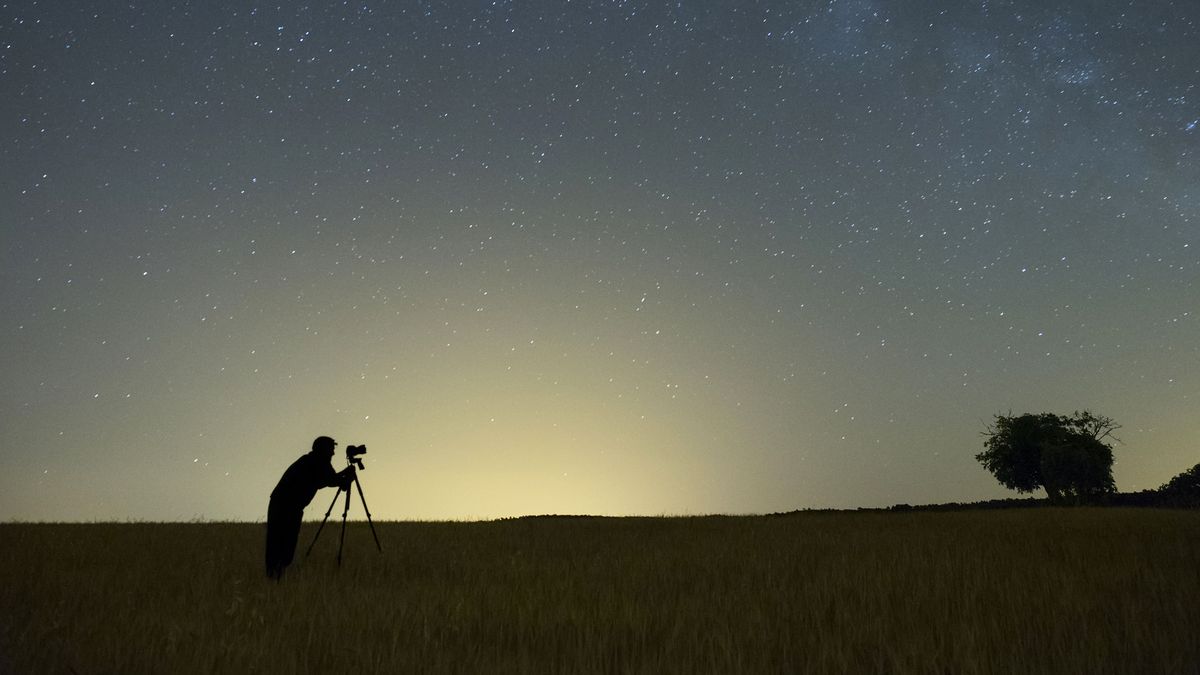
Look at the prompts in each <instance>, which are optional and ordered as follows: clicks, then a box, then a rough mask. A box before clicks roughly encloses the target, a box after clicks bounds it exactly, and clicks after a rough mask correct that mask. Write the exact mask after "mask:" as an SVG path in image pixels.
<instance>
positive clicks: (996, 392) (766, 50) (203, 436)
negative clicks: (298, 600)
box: [0, 0, 1200, 520]
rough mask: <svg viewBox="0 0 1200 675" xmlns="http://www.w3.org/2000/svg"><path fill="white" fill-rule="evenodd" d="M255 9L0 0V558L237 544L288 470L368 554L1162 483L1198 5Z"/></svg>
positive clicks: (1191, 376) (1190, 217)
mask: <svg viewBox="0 0 1200 675" xmlns="http://www.w3.org/2000/svg"><path fill="white" fill-rule="evenodd" d="M282 4H283V5H284V6H283V7H271V6H263V5H254V4H246V3H239V2H220V3H203V2H174V3H172V2H140V3H90V2H61V1H54V2H31V1H24V2H8V3H0V20H2V21H0V125H2V126H0V129H2V130H3V135H2V137H0V205H2V208H0V218H2V221H0V222H2V232H0V236H2V243H3V255H4V258H3V268H2V274H3V296H2V302H3V305H2V310H3V314H4V317H5V319H4V323H3V327H2V329H0V350H2V354H3V370H2V375H3V381H4V387H3V390H2V391H3V393H2V398H0V423H2V426H3V441H4V444H3V449H2V450H0V519H68V520H92V519H101V520H107V519H154V520H161V519H171V520H173V519H191V518H209V519H218V518H219V519H226V518H229V519H242V520H252V519H262V518H263V517H264V515H265V512H266V505H267V495H268V494H269V492H270V491H271V489H272V487H273V486H274V484H275V482H276V480H278V477H279V475H280V473H282V471H283V469H284V468H285V467H286V466H287V465H288V464H289V463H290V462H291V461H292V460H294V459H295V458H296V457H297V456H299V455H300V454H302V453H303V452H305V451H306V450H307V448H308V446H309V444H310V443H311V441H312V439H313V437H315V436H317V435H319V434H328V435H332V436H334V437H335V438H337V439H338V440H339V441H340V442H341V443H342V444H343V446H344V445H345V444H349V443H366V444H368V446H369V452H368V454H367V456H366V457H365V459H366V464H367V470H366V471H365V472H364V473H363V474H362V481H363V486H364V488H365V490H366V495H367V499H368V503H369V504H370V506H371V508H372V513H373V515H374V516H375V517H376V519H410V518H438V519H440V518H492V517H500V516H510V515H521V514H534V513H595V514H646V515H657V514H694V513H713V512H725V513H757V512H772V511H786V510H792V509H797V508H806V507H854V506H880V505H889V504H893V503H897V502H909V503H926V502H937V501H948V500H976V499H985V498H995V497H1002V496H1015V493H1012V492H1009V491H1006V490H1004V489H1003V488H1001V487H1000V486H999V485H998V484H996V482H995V481H994V479H993V478H992V477H991V476H990V475H989V474H988V473H987V472H985V471H984V470H983V469H982V468H981V467H980V466H979V464H978V463H977V462H976V461H975V459H974V455H975V454H976V453H977V452H979V451H980V450H981V449H982V438H981V436H980V433H981V431H982V430H983V428H984V425H985V424H986V422H987V421H988V420H989V419H991V418H992V416H993V415H995V414H996V413H1000V412H1008V411H1013V412H1026V411H1030V412H1033V411H1053V412H1059V413H1069V412H1071V411H1073V410H1077V409H1083V408H1090V409H1092V410H1094V411H1096V412H1099V413H1102V414H1106V415H1109V416H1112V417H1113V418H1115V419H1116V421H1117V422H1119V423H1121V424H1122V425H1123V428H1122V429H1121V430H1120V431H1119V432H1118V436H1119V437H1120V438H1121V439H1122V440H1123V441H1124V444H1123V445H1119V446H1117V448H1116V452H1115V455H1116V461H1117V463H1116V465H1115V467H1114V474H1115V477H1116V481H1117V485H1118V488H1120V489H1122V490H1136V489H1142V488H1151V487H1157V486H1158V485H1160V484H1162V483H1164V482H1166V481H1167V480H1168V479H1169V478H1171V476H1173V475H1175V474H1177V473H1179V472H1180V471H1183V470H1184V469H1186V468H1188V467H1190V466H1192V465H1193V464H1195V463H1196V462H1197V461H1198V459H1200V415H1198V414H1197V406H1198V404H1200V323H1198V316H1197V313H1198V312H1200V23H1198V21H1200V4H1198V3H1196V2H1193V1H1191V0H1179V1H1175V2H1171V1H1158V2H1156V1H1150V2H1125V3H1118V2H1086V3H1085V2H1073V3H1044V2H1041V1H1034V0H1023V1H1019V2H989V1H986V0H977V1H974V2H958V1H946V2H941V3H938V2H932V3H930V2H919V3H918V2H905V3H896V2H883V1H877V2H876V1H870V0H846V1H840V0H839V1H828V2H819V3H818V2H767V3H741V2H728V3H717V2H678V3H669V4H668V3H632V2H600V1H594V2H570V3H566V2H564V3H521V2H442V3H437V2H419V3H414V2H396V3H372V2H354V3H312V4H310V5H304V6H297V5H293V3H282ZM338 465H339V466H340V465H341V459H340V457H339V458H338ZM330 498H332V492H329V491H326V492H323V493H321V494H319V495H318V496H317V498H316V500H315V501H314V504H313V506H312V507H310V509H309V516H310V517H312V516H314V515H315V516H316V517H318V518H319V517H320V516H321V514H322V513H323V511H324V509H325V507H326V505H327V504H328V501H327V500H328V499H330ZM356 513H357V509H355V511H354V512H352V515H354V514H356Z"/></svg>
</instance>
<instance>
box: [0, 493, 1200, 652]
mask: <svg viewBox="0 0 1200 675" xmlns="http://www.w3.org/2000/svg"><path fill="white" fill-rule="evenodd" d="M331 526H332V528H333V529H332V530H330V528H329V527H327V528H326V531H325V532H324V533H322V535H321V539H320V541H319V542H318V544H317V549H316V550H315V551H314V552H313V556H312V558H310V559H308V560H304V559H303V549H304V547H305V546H306V545H307V543H308V541H309V540H310V538H311V536H312V533H313V531H314V528H315V526H314V525H306V526H305V527H306V529H305V531H303V532H302V533H301V538H300V547H299V549H300V550H299V551H298V560H297V563H296V564H295V565H293V567H292V568H291V569H289V571H288V574H287V577H286V578H285V579H284V581H283V583H279V584H276V583H272V582H268V581H267V580H266V579H265V578H264V577H263V572H262V560H261V558H262V546H263V529H262V526H261V525H251V524H226V523H211V524H82V525H66V524H64V525H37V524H8V525H0V538H2V539H0V541H2V542H3V544H2V546H0V672H4V673H8V672H12V673H38V672H55V673H60V672H61V673H71V672H75V673H81V674H82V673H143V672H154V673H174V672H183V673H187V672H227V673H297V672H329V673H360V672H361V673H375V672H414V673H416V672H419V673H439V672H489V673H490V672H501V673H553V672H613V673H736V672H769V673H781V672H888V673H892V672H914V673H1135V672H1136V673H1188V672H1200V638H1198V637H1197V636H1200V513H1198V512H1195V511H1191V512H1186V511H1165V510H1125V509H1036V510H1015V511H1002V512H1001V511H991V512H957V513H831V514H797V515H789V516H780V517H709V518H621V519H582V518H581V519H561V518H538V519H521V520H507V521H495V522H478V523H382V524H378V525H377V527H378V530H379V535H380V538H381V539H382V541H383V545H384V549H385V552H384V554H382V555H380V554H379V553H377V552H376V551H375V549H374V543H373V542H372V541H371V535H370V532H369V531H368V530H367V527H366V524H365V523H353V524H351V525H350V527H349V529H348V531H347V534H346V539H347V541H346V558H345V560H344V562H343V565H342V568H341V569H340V570H339V569H337V567H336V566H335V563H334V554H335V551H336V548H337V534H338V530H337V527H338V525H337V524H336V523H333V522H332V520H331Z"/></svg>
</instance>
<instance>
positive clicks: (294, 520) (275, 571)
mask: <svg viewBox="0 0 1200 675" xmlns="http://www.w3.org/2000/svg"><path fill="white" fill-rule="evenodd" d="M303 513H304V512H303V511H297V510H295V509H287V508H283V507H281V506H279V505H276V504H274V503H272V504H271V506H270V508H268V509H267V550H266V561H265V562H266V568H267V576H268V577H271V578H272V579H279V578H281V577H283V570H284V569H285V568H287V566H288V565H290V564H291V563H292V556H293V554H294V552H295V550H296V537H297V536H298V535H299V531H300V518H301V516H303Z"/></svg>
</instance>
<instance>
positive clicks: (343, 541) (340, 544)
mask: <svg viewBox="0 0 1200 675" xmlns="http://www.w3.org/2000/svg"><path fill="white" fill-rule="evenodd" d="M334 499H337V497H334ZM347 513H350V486H346V506H345V507H344V508H343V509H342V536H341V538H340V539H339V540H338V558H337V560H338V567H341V566H342V547H343V546H345V545H346V514H347Z"/></svg>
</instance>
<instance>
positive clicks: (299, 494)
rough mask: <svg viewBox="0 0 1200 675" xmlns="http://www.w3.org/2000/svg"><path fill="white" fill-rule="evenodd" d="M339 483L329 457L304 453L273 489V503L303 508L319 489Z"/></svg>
mask: <svg viewBox="0 0 1200 675" xmlns="http://www.w3.org/2000/svg"><path fill="white" fill-rule="evenodd" d="M336 485H337V474H336V473H334V471H333V467H332V466H330V464H329V459H328V458H327V457H319V456H317V453H316V452H310V453H308V454H306V455H302V456H301V457H300V458H299V459H297V460H296V461H294V462H292V465H291V466H289V467H288V468H287V471H284V472H283V476H282V477H280V479H279V482H278V483H277V484H276V485H275V489H274V490H272V491H271V503H272V504H273V505H278V506H281V507H291V508H295V509H303V508H304V507H306V506H308V505H309V504H310V503H311V502H312V500H313V497H315V496H316V495H317V490H320V489H321V488H323V487H334V486H336Z"/></svg>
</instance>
